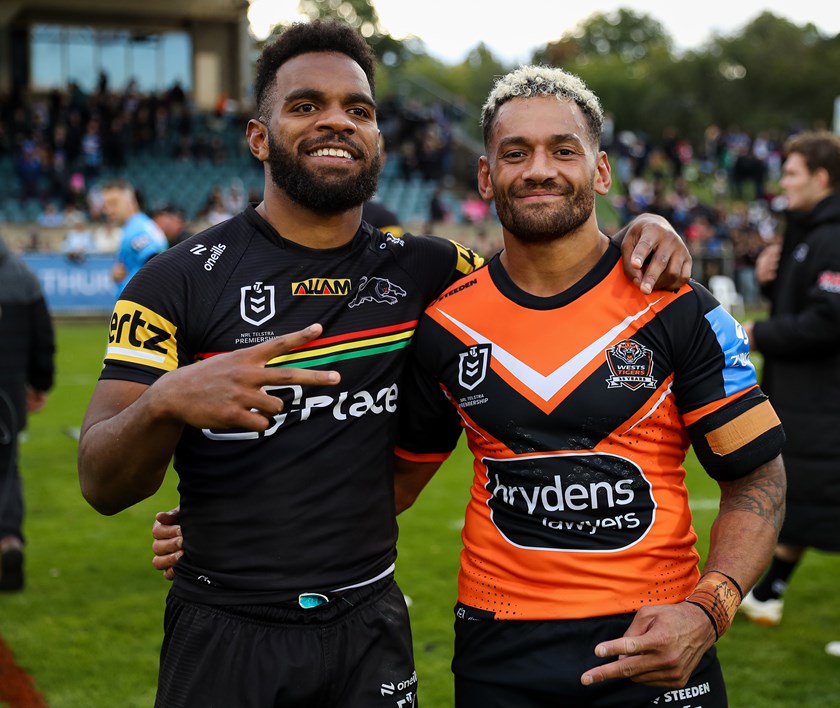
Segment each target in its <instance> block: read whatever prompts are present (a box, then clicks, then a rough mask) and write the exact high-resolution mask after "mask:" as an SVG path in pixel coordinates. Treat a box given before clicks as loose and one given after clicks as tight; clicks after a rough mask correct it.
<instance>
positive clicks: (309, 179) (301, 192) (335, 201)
mask: <svg viewBox="0 0 840 708" xmlns="http://www.w3.org/2000/svg"><path fill="white" fill-rule="evenodd" d="M320 142H329V143H331V144H335V143H336V142H342V143H344V144H346V145H348V146H351V147H352V149H353V151H354V152H356V153H359V152H361V151H360V150H358V149H356V147H355V145H353V144H352V143H350V142H349V141H348V140H347V139H342V138H340V137H338V136H335V137H331V138H329V140H328V141H327V140H321V141H320ZM313 147H317V143H315V144H314V145H309V146H308V147H307V150H311V149H313ZM267 162H268V168H269V172H270V173H271V181H272V182H274V184H275V185H276V186H277V187H278V189H282V190H283V191H284V192H285V193H286V194H288V195H289V198H291V199H292V200H293V201H295V202H297V203H298V204H300V205H301V206H302V207H305V208H307V209H309V210H310V211H317V212H321V213H324V214H339V213H341V212H343V211H347V210H348V209H352V208H354V207H357V206H361V205H362V204H364V203H365V202H366V201H367V200H368V199H370V198H371V197H372V196H373V195H374V194H376V187H377V182H378V180H379V172H380V170H381V167H382V161H381V158H380V156H379V152H378V151H377V152H376V154H375V155H374V156H373V159H372V160H371V161H370V164H369V165H368V166H367V167H365V168H363V169H362V172H361V174H359V175H358V176H350V175H347V174H346V173H345V174H340V175H339V174H336V175H317V174H313V173H312V172H311V171H310V170H309V169H308V168H307V167H306V166H305V165H304V164H303V163H302V161H301V160H300V159H298V158H297V157H296V156H295V155H294V154H293V153H292V151H291V150H288V149H286V147H285V146H284V145H283V144H282V143H281V142H280V141H279V140H275V139H274V138H273V137H272V135H271V133H269V134H268V160H267Z"/></svg>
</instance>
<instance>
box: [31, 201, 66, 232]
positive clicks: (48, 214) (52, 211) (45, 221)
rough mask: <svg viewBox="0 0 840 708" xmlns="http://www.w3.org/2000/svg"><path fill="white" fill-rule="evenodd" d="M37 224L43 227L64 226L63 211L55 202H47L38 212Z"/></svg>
mask: <svg viewBox="0 0 840 708" xmlns="http://www.w3.org/2000/svg"><path fill="white" fill-rule="evenodd" d="M37 221H38V226H42V227H44V228H45V229H55V228H58V227H61V226H65V222H64V212H62V211H60V210H59V208H58V207H57V206H56V204H55V202H47V203H46V204H44V208H43V210H42V211H41V213H40V214H38V219H37Z"/></svg>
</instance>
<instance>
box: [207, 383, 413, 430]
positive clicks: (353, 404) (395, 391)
mask: <svg viewBox="0 0 840 708" xmlns="http://www.w3.org/2000/svg"><path fill="white" fill-rule="evenodd" d="M265 392H266V393H270V394H272V395H274V396H277V398H279V399H280V400H281V401H283V411H282V412H281V413H278V414H277V415H274V416H272V417H271V421H272V422H271V425H269V426H268V429H267V430H266V431H265V432H262V433H259V432H254V431H251V430H211V429H209V428H205V429H204V430H203V431H202V432H203V433H204V434H205V435H206V436H207V437H208V438H210V439H211V440H256V439H258V438H263V437H265V438H267V437H270V436H272V435H274V434H275V433H276V432H277V431H278V430H279V429H280V428H281V427H283V425H285V424H286V423H292V422H299V421H306V420H309V418H310V417H311V416H312V415H313V413H315V412H316V411H318V410H321V411H323V412H325V413H326V412H329V414H330V415H332V417H333V419H334V420H338V421H345V420H349V419H350V418H361V417H362V416H365V415H367V414H369V413H372V414H373V415H382V414H383V413H386V414H387V413H396V412H397V399H398V398H399V388H398V387H397V384H395V383H394V384H391V385H390V386H388V387H387V388H381V389H379V391H376V392H375V393H371V392H370V391H364V390H362V391H356V392H355V393H350V392H349V391H342V392H341V393H339V394H338V395H337V396H306V397H304V395H303V388H302V387H301V386H298V385H289V386H274V387H266V389H265Z"/></svg>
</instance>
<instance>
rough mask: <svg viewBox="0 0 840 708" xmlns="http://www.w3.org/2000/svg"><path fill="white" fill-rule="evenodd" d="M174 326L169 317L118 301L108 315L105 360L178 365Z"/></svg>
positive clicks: (165, 366) (160, 366)
mask: <svg viewBox="0 0 840 708" xmlns="http://www.w3.org/2000/svg"><path fill="white" fill-rule="evenodd" d="M176 329H177V328H176V327H175V325H174V324H172V323H171V322H170V321H169V320H167V319H165V318H163V317H161V316H160V315H158V314H156V313H155V312H152V311H151V310H149V309H148V308H145V307H143V306H142V305H138V304H137V303H136V302H131V301H130V300H120V301H119V302H118V303H117V306H116V308H115V309H114V314H112V315H111V326H110V328H109V330H108V351H107V353H106V355H105V358H106V359H107V360H112V361H126V362H130V363H134V364H144V365H146V366H152V367H154V368H156V369H163V370H165V371H171V370H173V369H176V368H178V352H177V343H176V339H175V332H176Z"/></svg>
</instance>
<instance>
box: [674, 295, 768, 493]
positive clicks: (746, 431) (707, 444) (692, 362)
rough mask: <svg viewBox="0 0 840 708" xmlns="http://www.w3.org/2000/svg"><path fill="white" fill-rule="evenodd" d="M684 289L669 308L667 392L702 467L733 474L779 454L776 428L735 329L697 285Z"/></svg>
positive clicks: (721, 475) (727, 476)
mask: <svg viewBox="0 0 840 708" xmlns="http://www.w3.org/2000/svg"><path fill="white" fill-rule="evenodd" d="M691 287H692V289H693V292H691V293H689V294H687V295H686V296H684V297H681V298H679V299H678V300H677V301H676V303H675V304H676V305H677V307H676V308H675V311H672V312H671V313H669V315H670V316H671V320H670V321H671V322H672V323H673V324H674V327H672V331H673V332H674V347H675V370H674V392H675V395H676V399H677V403H678V405H679V407H680V412H681V414H682V415H683V419H684V421H685V423H686V428H687V431H688V434H689V437H690V439H691V442H692V445H693V446H694V450H695V453H696V454H697V457H698V459H699V460H700V463H701V464H702V465H703V468H704V469H705V470H706V472H707V473H708V474H709V475H710V476H711V477H713V478H715V479H718V480H731V479H737V478H739V477H743V476H744V475H747V474H749V473H751V472H752V471H754V470H755V469H757V468H758V467H759V466H761V465H763V464H765V463H766V462H768V461H769V460H771V459H772V458H774V457H775V456H776V455H778V454H779V453H780V452H781V448H782V445H783V444H784V431H783V429H782V425H781V422H780V421H779V418H778V416H777V415H776V413H775V411H774V410H773V408H772V406H771V405H770V402H769V401H768V400H767V397H766V396H765V395H764V394H763V393H762V392H761V389H760V388H759V387H758V382H757V378H756V372H755V367H754V366H753V364H752V362H751V361H750V358H749V343H748V338H747V336H746V334H745V333H744V329H743V327H741V325H740V324H739V323H738V322H737V321H736V320H735V319H734V318H733V317H732V315H730V314H729V312H727V311H726V310H725V309H724V308H723V307H722V306H721V305H720V304H719V303H718V302H717V300H715V298H714V297H713V296H712V294H711V293H710V292H709V291H708V290H706V289H705V288H704V287H703V286H702V285H699V284H697V283H692V285H691ZM674 315H677V316H676V317H674Z"/></svg>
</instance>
